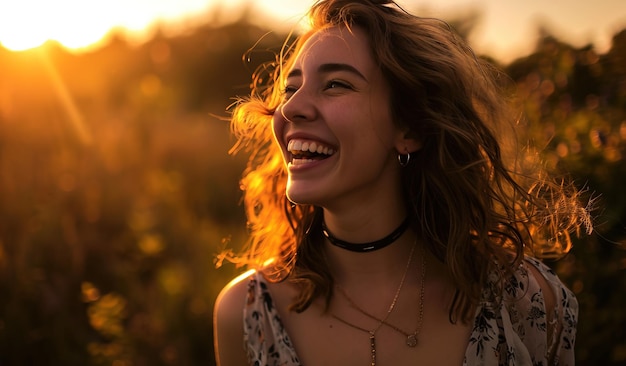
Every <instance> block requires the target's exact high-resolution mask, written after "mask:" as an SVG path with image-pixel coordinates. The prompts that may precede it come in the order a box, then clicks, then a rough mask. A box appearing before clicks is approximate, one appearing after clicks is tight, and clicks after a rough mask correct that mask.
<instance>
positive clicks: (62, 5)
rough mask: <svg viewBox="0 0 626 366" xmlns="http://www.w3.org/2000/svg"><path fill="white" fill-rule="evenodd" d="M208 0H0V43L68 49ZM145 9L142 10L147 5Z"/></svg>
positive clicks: (133, 30)
mask: <svg viewBox="0 0 626 366" xmlns="http://www.w3.org/2000/svg"><path fill="white" fill-rule="evenodd" d="M210 2H211V1H208V0H192V1H185V2H179V1H174V0H158V1H148V0H134V1H128V0H109V1H84V0H56V1H49V0H19V1H2V2H0V44H1V45H2V46H3V47H4V48H7V49H9V50H13V51H22V50H27V49H30V48H35V47H38V46H40V45H41V44H43V43H45V42H46V41H48V40H55V41H57V42H59V43H61V44H62V45H63V46H65V47H66V48H69V49H82V48H88V47H91V46H94V45H96V44H98V43H99V42H101V41H102V40H103V39H104V38H105V37H106V36H107V34H108V33H109V32H110V31H111V30H112V29H114V28H121V29H124V30H125V31H126V32H127V33H130V34H131V37H132V35H133V34H135V35H137V34H141V33H145V32H146V31H147V29H148V28H149V27H150V26H151V25H153V24H155V22H157V21H158V20H159V19H161V20H163V19H165V20H166V19H168V18H169V19H174V18H179V17H182V16H183V15H185V14H189V13H192V12H200V11H202V10H206V8H207V4H208V3H210ZM147 9H148V10H147Z"/></svg>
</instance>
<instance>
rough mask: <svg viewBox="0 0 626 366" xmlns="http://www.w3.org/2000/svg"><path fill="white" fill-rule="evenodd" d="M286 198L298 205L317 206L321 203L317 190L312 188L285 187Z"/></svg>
mask: <svg viewBox="0 0 626 366" xmlns="http://www.w3.org/2000/svg"><path fill="white" fill-rule="evenodd" d="M286 193H287V198H288V199H289V201H291V202H293V203H296V204H299V205H319V203H320V201H321V197H320V191H319V189H315V188H314V187H298V185H289V186H287V192H286Z"/></svg>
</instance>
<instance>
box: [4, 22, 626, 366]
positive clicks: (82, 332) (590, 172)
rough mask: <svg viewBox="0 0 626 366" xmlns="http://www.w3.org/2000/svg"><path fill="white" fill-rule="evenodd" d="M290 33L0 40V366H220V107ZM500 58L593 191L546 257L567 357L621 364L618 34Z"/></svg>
mask: <svg viewBox="0 0 626 366" xmlns="http://www.w3.org/2000/svg"><path fill="white" fill-rule="evenodd" d="M284 38H285V35H280V34H274V33H269V34H267V31H266V30H263V29H260V28H258V27H256V26H252V25H250V24H249V23H248V22H246V21H245V20H242V21H239V22H237V23H234V24H231V25H228V26H223V27H219V28H214V27H210V26H206V27H203V28H200V29H197V30H195V31H194V32H191V33H189V34H185V35H180V36H176V37H172V38H167V37H164V36H163V35H157V36H156V37H155V38H154V39H152V40H151V41H149V42H148V43H146V44H143V45H141V46H138V47H131V46H130V45H128V44H127V43H126V42H125V41H124V40H123V39H122V38H119V37H118V38H115V39H113V40H112V41H111V43H110V44H108V45H107V46H106V47H103V48H101V49H98V50H95V51H92V52H90V53H85V54H80V55H73V54H69V53H67V52H66V51H64V50H63V49H62V48H61V47H60V46H59V45H56V44H54V43H51V44H46V45H44V46H43V47H41V48H39V49H36V50H32V51H27V52H20V53H11V52H8V51H6V50H3V49H0V293H1V294H2V295H1V296H0V365H115V366H131V365H132V366H136V365H139V366H140V365H198V364H205V365H206V364H209V365H211V364H214V360H213V344H212V324H211V315H212V307H213V303H214V299H215V297H216V296H217V293H218V291H219V290H220V289H221V288H222V287H223V286H224V285H225V284H226V282H227V281H228V280H229V279H230V278H232V277H233V276H234V275H235V274H236V273H238V269H236V268H234V266H229V265H227V266H224V267H222V268H220V269H219V270H216V269H215V264H214V261H215V257H216V254H217V253H219V252H220V251H221V250H223V249H224V248H225V247H226V245H228V246H229V247H232V248H235V249H236V248H238V247H239V246H240V245H241V244H242V243H243V242H244V241H245V218H244V217H243V209H242V207H241V206H240V205H239V203H240V196H241V195H240V192H239V189H238V188H239V187H238V179H239V177H240V174H241V171H242V170H243V167H244V160H245V156H235V157H233V156H229V155H228V154H227V151H228V150H229V148H230V147H231V145H232V144H233V142H234V141H233V140H232V138H231V137H230V135H229V128H228V124H227V122H226V121H225V120H224V119H223V117H225V116H226V115H227V113H226V110H227V107H228V105H229V104H230V103H231V102H232V99H231V98H232V97H234V96H237V95H245V94H246V93H247V91H248V86H249V83H250V80H251V79H250V75H251V73H252V71H253V70H254V69H255V68H256V66H257V65H259V64H260V63H261V62H263V61H267V60H270V59H273V57H274V52H276V50H277V49H278V48H280V46H281V44H282V40H283V39H284ZM259 40H261V41H259ZM257 41H259V42H258V43H257ZM253 46H254V48H253V50H252V52H248V51H250V50H251V47H253ZM244 55H245V56H244ZM248 56H249V58H248ZM503 68H504V69H505V70H506V71H507V73H509V75H511V77H512V78H513V79H514V80H515V82H516V84H517V85H518V87H519V94H520V96H522V97H523V99H524V101H525V102H524V109H525V113H526V115H527V118H526V119H525V120H524V123H525V125H524V126H523V127H524V131H525V133H527V134H528V137H530V138H531V139H532V140H533V141H534V142H535V144H536V146H537V147H538V148H539V149H540V150H541V151H542V153H543V154H544V155H545V157H546V158H547V160H548V161H549V162H550V164H551V166H552V168H554V169H556V170H563V171H567V172H570V173H571V174H572V175H573V176H574V178H575V179H576V181H577V182H578V183H579V184H580V185H581V186H582V185H585V186H587V187H588V189H589V192H596V193H597V194H599V195H601V201H600V205H601V207H602V210H601V211H599V212H598V213H597V223H598V225H597V228H596V232H595V233H594V235H592V236H591V237H586V238H585V239H584V240H582V241H580V242H577V243H576V246H575V247H574V250H573V251H572V253H571V254H570V255H568V256H567V257H566V258H565V259H564V260H562V261H560V262H557V263H549V264H550V265H552V266H553V267H555V268H556V269H557V270H558V272H559V273H560V275H561V276H562V278H563V280H564V281H565V282H566V283H567V284H568V285H569V286H570V288H572V289H573V290H574V291H575V292H576V293H577V296H578V298H579V300H580V303H581V315H580V324H579V337H578V340H577V357H578V363H579V364H580V365H587V364H588V365H596V364H602V365H618V364H623V363H624V362H626V341H625V339H626V336H625V334H624V332H625V329H626V312H624V311H623V310H622V309H623V307H622V302H623V301H622V299H623V297H624V295H623V291H624V290H625V289H626V281H625V276H624V273H625V269H626V255H625V252H624V244H625V238H626V230H625V223H626V213H625V209H626V195H624V194H623V192H621V189H623V187H624V186H625V182H626V163H625V162H626V160H625V159H626V149H625V146H626V32H621V33H619V34H617V35H616V36H615V38H614V44H613V47H612V48H611V50H610V51H609V52H608V53H606V54H604V55H598V54H596V53H595V52H594V50H593V49H592V48H591V47H584V48H581V49H575V48H573V47H571V46H569V45H567V44H563V43H561V42H559V41H558V40H556V39H554V38H553V37H551V36H550V35H548V34H545V35H544V36H542V37H541V39H540V40H539V42H538V45H537V49H536V51H535V52H534V53H533V54H532V55H529V56H528V57H525V58H523V59H519V60H516V61H514V62H513V63H511V64H510V65H503Z"/></svg>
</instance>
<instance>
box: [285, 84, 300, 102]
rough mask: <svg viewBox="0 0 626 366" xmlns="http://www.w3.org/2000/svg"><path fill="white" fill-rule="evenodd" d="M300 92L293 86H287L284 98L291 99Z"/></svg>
mask: <svg viewBox="0 0 626 366" xmlns="http://www.w3.org/2000/svg"><path fill="white" fill-rule="evenodd" d="M297 91H298V88H297V87H295V86H293V85H287V86H286V87H285V88H284V89H283V98H285V99H289V98H290V97H291V96H292V95H294V94H295V93H296V92H297Z"/></svg>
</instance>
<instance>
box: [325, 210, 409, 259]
mask: <svg viewBox="0 0 626 366" xmlns="http://www.w3.org/2000/svg"><path fill="white" fill-rule="evenodd" d="M408 227H409V217H408V216H407V218H406V219H404V221H403V222H402V223H401V224H400V226H398V228H396V229H395V230H394V231H393V232H392V233H391V234H389V235H387V236H385V237H384V238H382V239H380V240H376V241H372V242H369V243H360V244H356V243H350V242H347V241H343V240H341V239H339V238H336V237H335V236H333V234H331V233H330V231H328V228H327V227H326V224H325V223H324V222H323V221H322V234H324V237H326V239H328V241H330V243H331V244H332V245H334V246H337V247H339V248H341V249H346V250H349V251H351V252H359V253H365V252H371V251H374V250H378V249H382V248H384V247H386V246H387V245H389V244H391V243H393V242H394V241H396V240H398V238H399V237H400V236H402V234H404V232H405V231H406V229H407V228H408Z"/></svg>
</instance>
